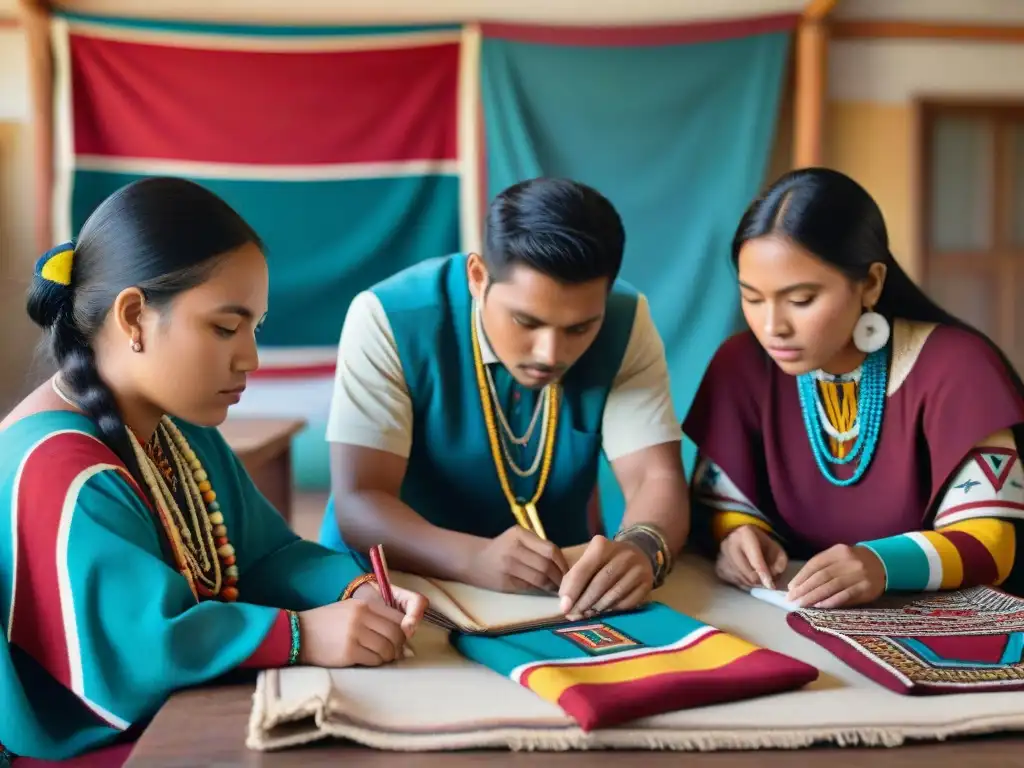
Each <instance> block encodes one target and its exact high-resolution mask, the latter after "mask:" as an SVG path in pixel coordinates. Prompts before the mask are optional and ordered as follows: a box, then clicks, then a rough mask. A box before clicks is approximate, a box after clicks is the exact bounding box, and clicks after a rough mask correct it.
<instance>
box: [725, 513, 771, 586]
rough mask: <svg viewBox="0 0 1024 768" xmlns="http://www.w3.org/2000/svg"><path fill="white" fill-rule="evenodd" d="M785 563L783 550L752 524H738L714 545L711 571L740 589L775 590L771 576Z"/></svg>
mask: <svg viewBox="0 0 1024 768" xmlns="http://www.w3.org/2000/svg"><path fill="white" fill-rule="evenodd" d="M788 564H789V558H788V557H787V555H786V551H785V550H784V549H783V548H782V547H781V546H779V542H777V541H776V540H775V539H774V538H772V537H771V536H769V535H768V533H766V532H765V531H763V530H761V529H760V528H758V527H757V526H756V525H742V526H740V527H739V528H737V529H736V530H735V531H733V532H732V533H730V534H729V535H728V536H726V537H725V539H724V540H723V541H722V544H721V546H720V547H719V548H718V560H717V561H716V562H715V573H716V574H717V575H718V578H720V579H721V580H722V581H725V582H728V583H729V584H735V585H736V586H737V587H739V588H741V589H748V590H749V589H752V588H754V587H764V588H765V589H775V577H777V576H779V575H781V574H782V572H783V571H785V570H786V566H787V565H788Z"/></svg>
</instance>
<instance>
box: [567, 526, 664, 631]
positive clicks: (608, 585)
mask: <svg viewBox="0 0 1024 768" xmlns="http://www.w3.org/2000/svg"><path fill="white" fill-rule="evenodd" d="M653 588H654V571H653V569H652V567H651V561H650V560H649V559H648V558H647V556H646V555H645V554H644V553H643V552H642V551H641V550H640V548H639V547H637V546H636V545H634V544H630V543H628V542H624V541H610V540H608V539H606V538H605V537H604V536H595V537H594V538H593V539H591V540H590V543H589V544H588V545H587V548H586V549H585V550H584V552H583V554H582V555H581V556H580V558H579V560H578V561H577V562H576V563H575V564H574V565H573V566H572V568H570V569H569V572H568V573H567V574H566V575H565V578H563V579H562V586H561V588H560V589H559V590H558V594H559V596H560V597H561V598H562V612H563V613H564V614H565V616H566V618H567V619H569V620H570V621H577V620H578V619H581V618H583V617H584V616H586V615H591V614H594V613H602V612H604V611H609V610H613V609H614V610H626V609H629V608H634V607H636V606H638V605H640V603H642V602H643V600H644V598H646V597H647V595H648V594H650V592H651V590H652V589H653Z"/></svg>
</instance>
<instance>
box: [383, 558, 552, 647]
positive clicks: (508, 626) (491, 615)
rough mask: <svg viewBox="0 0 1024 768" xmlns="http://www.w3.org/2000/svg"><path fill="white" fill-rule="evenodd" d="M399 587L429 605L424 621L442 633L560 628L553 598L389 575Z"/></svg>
mask: <svg viewBox="0 0 1024 768" xmlns="http://www.w3.org/2000/svg"><path fill="white" fill-rule="evenodd" d="M391 580H392V582H394V583H395V584H397V585H398V586H400V587H404V588H405V589H410V590H413V591H415V592H419V593H420V594H422V595H424V596H425V597H426V598H427V599H428V600H429V601H430V607H429V608H428V609H427V615H426V619H427V621H429V622H431V623H432V624H436V625H437V626H439V627H442V628H444V629H452V630H457V631H459V632H463V633H465V634H471V635H499V634H505V633H508V632H519V631H524V630H527V629H540V628H542V627H546V626H551V625H555V624H564V623H565V621H566V619H565V615H564V614H563V613H562V611H561V609H560V606H559V599H558V596H557V595H513V594H506V593H503V592H492V591H491V590H488V589H481V588H480V587H473V586H470V585H469V584H462V583H459V582H456V581H445V580H443V579H430V578H424V577H422V576H413V575H411V574H408V573H400V572H392V574H391Z"/></svg>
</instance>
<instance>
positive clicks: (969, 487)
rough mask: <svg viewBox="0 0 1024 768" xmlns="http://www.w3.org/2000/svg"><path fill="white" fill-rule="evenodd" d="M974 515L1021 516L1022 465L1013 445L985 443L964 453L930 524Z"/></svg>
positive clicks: (1023, 498)
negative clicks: (965, 455) (1009, 446)
mask: <svg viewBox="0 0 1024 768" xmlns="http://www.w3.org/2000/svg"><path fill="white" fill-rule="evenodd" d="M977 517H998V518H1001V519H1004V520H1006V519H1011V520H1012V519H1024V465H1022V464H1021V460H1020V457H1019V456H1018V455H1017V452H1016V451H1015V450H1013V449H1012V448H1004V447H1002V446H994V445H986V446H981V447H978V448H975V449H973V450H972V451H971V452H970V453H969V454H967V457H966V458H965V459H964V461H963V463H962V464H961V465H960V467H959V468H958V469H957V471H956V472H955V473H954V474H953V477H952V479H951V480H950V482H949V487H948V489H947V491H946V494H945V495H944V496H943V498H942V499H941V501H940V502H939V505H938V509H936V511H935V518H934V521H933V526H934V527H935V528H936V529H940V528H942V527H944V526H948V525H951V524H953V523H960V522H963V521H965V520H970V519H971V518H977Z"/></svg>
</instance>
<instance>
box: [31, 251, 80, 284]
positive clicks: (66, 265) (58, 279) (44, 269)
mask: <svg viewBox="0 0 1024 768" xmlns="http://www.w3.org/2000/svg"><path fill="white" fill-rule="evenodd" d="M74 261H75V246H74V244H73V243H63V244H62V245H58V246H57V247H56V248H51V249H50V250H48V251H47V252H46V253H44V254H43V255H42V256H40V257H39V260H38V261H36V275H38V276H39V277H41V278H42V279H43V280H48V281H50V282H51V283H57V284H59V285H63V286H65V287H70V285H71V268H72V266H74Z"/></svg>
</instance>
